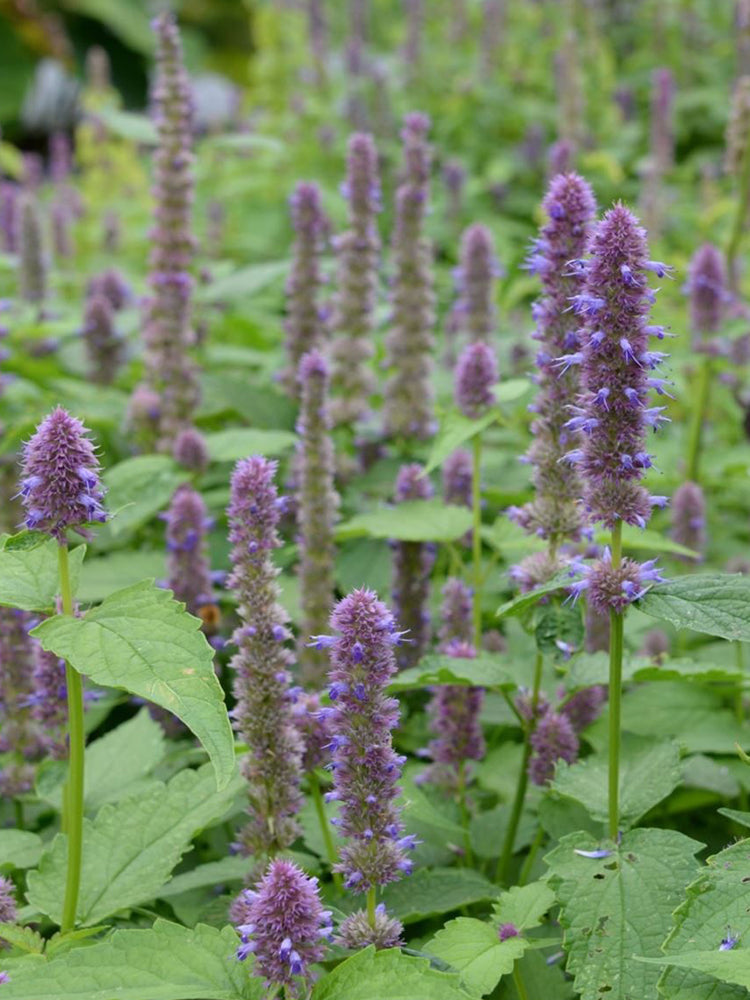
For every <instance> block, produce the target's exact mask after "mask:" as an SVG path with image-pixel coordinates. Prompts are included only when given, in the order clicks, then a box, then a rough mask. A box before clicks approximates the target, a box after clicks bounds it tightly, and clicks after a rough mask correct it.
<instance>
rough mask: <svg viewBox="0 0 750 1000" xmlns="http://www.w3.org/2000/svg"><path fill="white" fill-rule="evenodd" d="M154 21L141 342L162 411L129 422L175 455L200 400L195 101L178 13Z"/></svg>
mask: <svg viewBox="0 0 750 1000" xmlns="http://www.w3.org/2000/svg"><path fill="white" fill-rule="evenodd" d="M153 24H154V31H155V33H156V44H157V72H156V77H155V84H154V88H153V92H152V100H153V104H154V117H155V124H156V130H157V133H158V136H159V143H158V146H157V147H156V151H155V153H154V202H155V208H154V227H153V229H152V230H151V233H150V240H151V247H152V249H151V255H150V258H149V269H150V273H149V283H150V285H151V289H152V293H153V294H152V298H151V300H150V302H149V304H148V314H147V317H146V323H145V327H144V333H143V338H144V344H145V351H144V367H145V376H144V379H145V385H146V387H147V388H148V389H149V390H151V391H152V392H154V393H155V394H156V395H157V396H158V397H159V412H158V415H157V416H156V418H155V419H154V420H153V421H149V420H146V421H143V422H137V421H138V418H139V417H140V416H141V410H140V409H137V408H136V407H135V406H131V417H132V419H133V420H134V421H136V426H135V429H136V431H137V432H138V434H139V436H140V438H141V439H142V442H143V444H144V445H145V446H147V447H153V446H154V445H156V447H157V449H158V450H159V451H163V452H167V453H171V451H172V447H173V444H174V439H175V437H176V436H177V434H178V433H179V432H180V431H181V430H182V429H183V428H184V427H186V426H190V425H191V424H192V416H193V413H194V411H195V409H196V407H197V405H198V402H199V400H200V388H199V385H198V377H197V371H196V367H195V364H194V363H193V361H192V360H191V358H190V356H189V349H190V348H191V347H192V345H193V343H194V341H195V335H194V332H193V330H192V323H191V295H192V288H193V279H192V277H191V274H190V269H191V266H192V263H193V257H194V254H195V239H194V237H193V234H192V228H191V216H192V206H193V189H194V176H193V153H192V146H193V128H192V119H193V103H192V95H191V88H190V80H189V79H188V75H187V73H186V71H185V66H184V63H183V56H182V44H181V41H180V35H179V31H178V30H177V25H176V23H175V20H174V17H173V15H172V14H170V13H166V12H165V13H163V14H160V15H159V16H158V17H157V18H156V19H155V21H154V22H153ZM135 391H136V392H137V391H138V388H136V390H135Z"/></svg>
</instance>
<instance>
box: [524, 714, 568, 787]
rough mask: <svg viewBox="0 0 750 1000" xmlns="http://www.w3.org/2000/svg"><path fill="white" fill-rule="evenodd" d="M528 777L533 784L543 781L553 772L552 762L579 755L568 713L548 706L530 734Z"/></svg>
mask: <svg viewBox="0 0 750 1000" xmlns="http://www.w3.org/2000/svg"><path fill="white" fill-rule="evenodd" d="M530 742H531V751H532V752H531V757H530V758H529V767H528V770H529V777H530V778H531V780H532V781H533V783H534V784H535V785H546V784H547V782H549V781H551V780H552V778H553V776H554V773H555V764H556V763H557V761H558V760H564V761H565V762H566V763H568V764H572V763H573V761H574V760H575V759H576V758H577V756H578V746H579V744H578V737H577V736H576V734H575V731H574V729H573V724H572V722H571V721H570V719H569V718H568V716H567V715H564V714H563V713H562V712H554V711H552V709H548V710H547V711H546V712H545V713H544V715H542V717H541V719H540V720H539V723H538V724H537V727H536V729H535V730H534V732H533V733H532V734H531V739H530Z"/></svg>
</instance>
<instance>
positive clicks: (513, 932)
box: [497, 924, 520, 941]
mask: <svg viewBox="0 0 750 1000" xmlns="http://www.w3.org/2000/svg"><path fill="white" fill-rule="evenodd" d="M519 934H520V931H519V930H518V928H517V927H516V925H515V924H500V926H499V927H498V929H497V936H498V937H499V938H500V940H501V941H507V940H508V939H509V938H514V937H518V935H519Z"/></svg>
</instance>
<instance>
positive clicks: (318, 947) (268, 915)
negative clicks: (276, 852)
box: [232, 858, 332, 997]
mask: <svg viewBox="0 0 750 1000" xmlns="http://www.w3.org/2000/svg"><path fill="white" fill-rule="evenodd" d="M232 916H233V918H234V919H238V918H239V921H240V923H239V926H238V927H237V932H238V933H239V935H240V941H241V943H240V946H239V947H238V949H237V958H238V959H239V960H240V961H244V959H246V958H247V957H248V955H250V954H253V955H254V956H255V965H254V967H253V974H254V975H257V976H263V977H264V978H265V980H266V983H265V985H266V987H267V988H268V989H270V988H272V987H277V988H278V987H280V986H283V987H284V989H285V994H284V995H285V996H288V997H299V996H302V995H307V990H308V989H309V986H310V979H311V970H310V966H311V965H313V964H314V963H315V962H319V961H320V960H321V959H322V958H323V956H324V954H325V942H326V941H328V940H329V939H330V936H331V932H332V927H331V913H330V911H328V910H324V909H323V904H322V903H321V901H320V891H319V889H318V880H317V879H316V878H311V877H309V876H307V875H305V873H304V872H303V871H302V869H301V868H298V867H297V866H296V865H295V864H293V863H292V862H291V861H285V860H284V859H282V858H277V859H276V860H274V861H272V862H271V863H270V864H269V866H268V869H267V871H266V873H265V875H264V876H263V878H262V879H261V880H260V882H259V883H258V885H257V887H256V889H255V890H248V889H246V890H245V891H244V892H243V893H242V894H241V895H240V897H239V898H238V900H237V901H236V903H235V905H234V906H233V908H232Z"/></svg>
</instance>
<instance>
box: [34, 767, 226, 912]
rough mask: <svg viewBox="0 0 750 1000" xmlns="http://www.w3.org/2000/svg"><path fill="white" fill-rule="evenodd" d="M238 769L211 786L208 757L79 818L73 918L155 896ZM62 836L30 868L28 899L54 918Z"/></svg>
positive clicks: (219, 810) (219, 811) (212, 816)
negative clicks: (197, 766) (220, 783)
mask: <svg viewBox="0 0 750 1000" xmlns="http://www.w3.org/2000/svg"><path fill="white" fill-rule="evenodd" d="M241 784H242V782H241V779H240V778H239V776H238V777H237V778H236V779H235V781H234V782H233V783H232V784H230V785H228V786H226V787H225V788H224V789H223V790H222V791H217V789H216V784H215V781H214V777H213V774H212V772H211V768H210V766H209V765H205V766H204V767H202V768H200V769H199V770H197V771H192V770H187V771H180V773H179V774H176V775H175V777H174V778H172V780H171V781H170V782H169V783H168V784H167V785H164V784H163V783H162V782H154V784H153V786H152V787H151V788H150V789H149V790H148V791H144V792H142V793H140V794H138V795H137V796H135V797H133V798H131V799H123V801H122V802H118V803H117V804H116V805H105V806H103V807H102V808H101V809H100V811H99V813H98V814H97V816H96V818H95V819H94V820H93V821H92V820H88V819H86V820H84V828H83V876H82V880H81V892H80V898H79V901H78V923H79V924H80V925H82V926H87V925H92V924H96V923H99V922H100V921H101V920H104V919H105V918H106V917H108V916H111V914H113V913H116V912H117V911H118V910H123V909H128V908H129V907H132V906H138V905H140V904H142V903H146V902H148V901H149V900H151V899H153V898H154V896H156V895H157V894H158V891H159V889H160V888H161V886H162V885H164V883H165V882H166V881H167V880H168V879H169V876H170V873H171V871H172V869H173V868H174V867H175V865H176V864H177V862H178V861H179V860H180V858H181V857H182V855H183V854H184V853H185V851H186V850H187V849H188V847H189V845H190V842H191V840H192V838H193V837H194V836H195V834H196V833H197V832H198V831H200V830H202V829H204V828H205V827H206V826H208V825H209V824H211V823H212V822H214V821H215V820H217V819H219V818H221V816H222V815H223V814H224V813H225V812H226V810H227V809H228V808H229V806H230V805H231V802H232V799H233V798H234V796H235V794H236V793H237V791H238V790H239V788H240V787H241ZM66 863H67V838H66V837H65V836H64V834H58V835H57V836H56V837H55V839H54V841H53V842H52V844H51V846H50V847H49V848H48V850H47V851H45V853H44V855H43V856H42V860H41V863H40V866H39V870H38V871H35V872H30V873H29V876H28V893H27V895H28V900H29V903H30V904H31V905H32V906H35V907H36V908H37V909H38V910H40V911H41V912H42V913H46V914H47V915H48V916H50V917H51V918H52V919H53V920H54V921H55V922H56V923H59V922H60V919H61V916H62V907H63V897H64V888H65V870H66Z"/></svg>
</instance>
